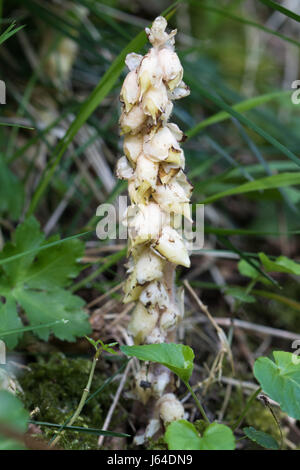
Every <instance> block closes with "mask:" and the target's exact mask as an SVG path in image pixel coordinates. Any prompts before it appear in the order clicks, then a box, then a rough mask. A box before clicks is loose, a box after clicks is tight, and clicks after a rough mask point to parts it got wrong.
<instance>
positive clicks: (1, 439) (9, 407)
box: [0, 390, 29, 450]
mask: <svg viewBox="0 0 300 470" xmlns="http://www.w3.org/2000/svg"><path fill="white" fill-rule="evenodd" d="M28 418H29V413H28V412H27V411H26V410H25V409H24V407H23V404H22V403H21V401H20V400H19V399H18V398H17V397H15V396H14V395H13V394H12V393H10V392H7V391H6V390H1V391H0V424H2V425H4V426H7V427H9V428H10V429H12V430H15V431H18V432H21V433H23V432H25V431H26V428H27V422H28ZM18 449H24V446H22V444H20V443H19V442H16V441H14V440H13V439H8V438H7V437H5V436H1V434H0V450H18Z"/></svg>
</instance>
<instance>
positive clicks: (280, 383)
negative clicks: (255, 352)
mask: <svg viewBox="0 0 300 470" xmlns="http://www.w3.org/2000/svg"><path fill="white" fill-rule="evenodd" d="M273 355H274V359H275V362H273V361H271V360H270V359H269V358H267V357H259V358H258V359H257V360H256V361H255V364H254V375H255V377H256V379H257V380H258V382H259V383H260V386H261V388H262V389H263V391H264V392H265V393H266V394H267V395H269V397H270V398H271V399H272V400H275V401H277V402H278V403H279V405H280V407H281V409H282V410H283V411H285V412H286V413H287V414H288V415H289V416H291V417H292V418H295V419H300V361H299V358H298V357H297V356H296V355H295V354H292V353H289V352H284V351H274V352H273Z"/></svg>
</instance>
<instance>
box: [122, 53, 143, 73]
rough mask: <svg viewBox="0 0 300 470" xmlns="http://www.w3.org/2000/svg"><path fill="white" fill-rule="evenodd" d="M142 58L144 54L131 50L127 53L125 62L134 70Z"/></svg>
mask: <svg viewBox="0 0 300 470" xmlns="http://www.w3.org/2000/svg"><path fill="white" fill-rule="evenodd" d="M142 59H143V56H142V55H140V54H136V53H135V52H131V53H130V54H127V56H126V59H125V64H126V65H127V67H128V68H129V70H130V71H132V70H135V69H137V68H138V66H139V65H140V63H141V61H142Z"/></svg>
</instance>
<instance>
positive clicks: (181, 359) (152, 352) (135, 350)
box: [121, 343, 195, 382]
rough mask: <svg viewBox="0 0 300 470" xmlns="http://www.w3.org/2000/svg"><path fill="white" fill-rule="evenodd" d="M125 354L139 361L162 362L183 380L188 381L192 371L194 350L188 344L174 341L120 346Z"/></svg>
mask: <svg viewBox="0 0 300 470" xmlns="http://www.w3.org/2000/svg"><path fill="white" fill-rule="evenodd" d="M121 351H122V352H123V353H124V354H126V355H127V356H133V357H137V358H138V359H140V360H141V361H151V362H158V363H160V364H163V365H164V366H165V367H168V369H170V370H171V371H172V372H174V374H176V375H178V377H180V379H181V380H182V381H183V382H188V381H189V379H190V377H191V375H192V372H193V367H194V364H193V360H194V357H195V355H194V352H193V350H192V348H190V347H189V346H185V345H183V344H175V343H160V344H145V345H142V346H121Z"/></svg>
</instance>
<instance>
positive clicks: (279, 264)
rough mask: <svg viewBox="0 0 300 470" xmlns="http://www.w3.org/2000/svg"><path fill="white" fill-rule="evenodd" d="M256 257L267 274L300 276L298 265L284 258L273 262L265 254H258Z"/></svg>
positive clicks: (299, 265)
mask: <svg viewBox="0 0 300 470" xmlns="http://www.w3.org/2000/svg"><path fill="white" fill-rule="evenodd" d="M258 256H259V258H260V261H261V262H262V264H263V265H264V267H265V268H266V270H267V271H268V272H273V271H274V272H277V273H289V274H296V276H299V275H300V264H299V263H296V262H295V261H293V260H291V259H290V258H287V257H286V256H279V257H278V258H276V260H275V261H272V260H270V258H268V256H267V255H266V254H265V253H259V254H258Z"/></svg>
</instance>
